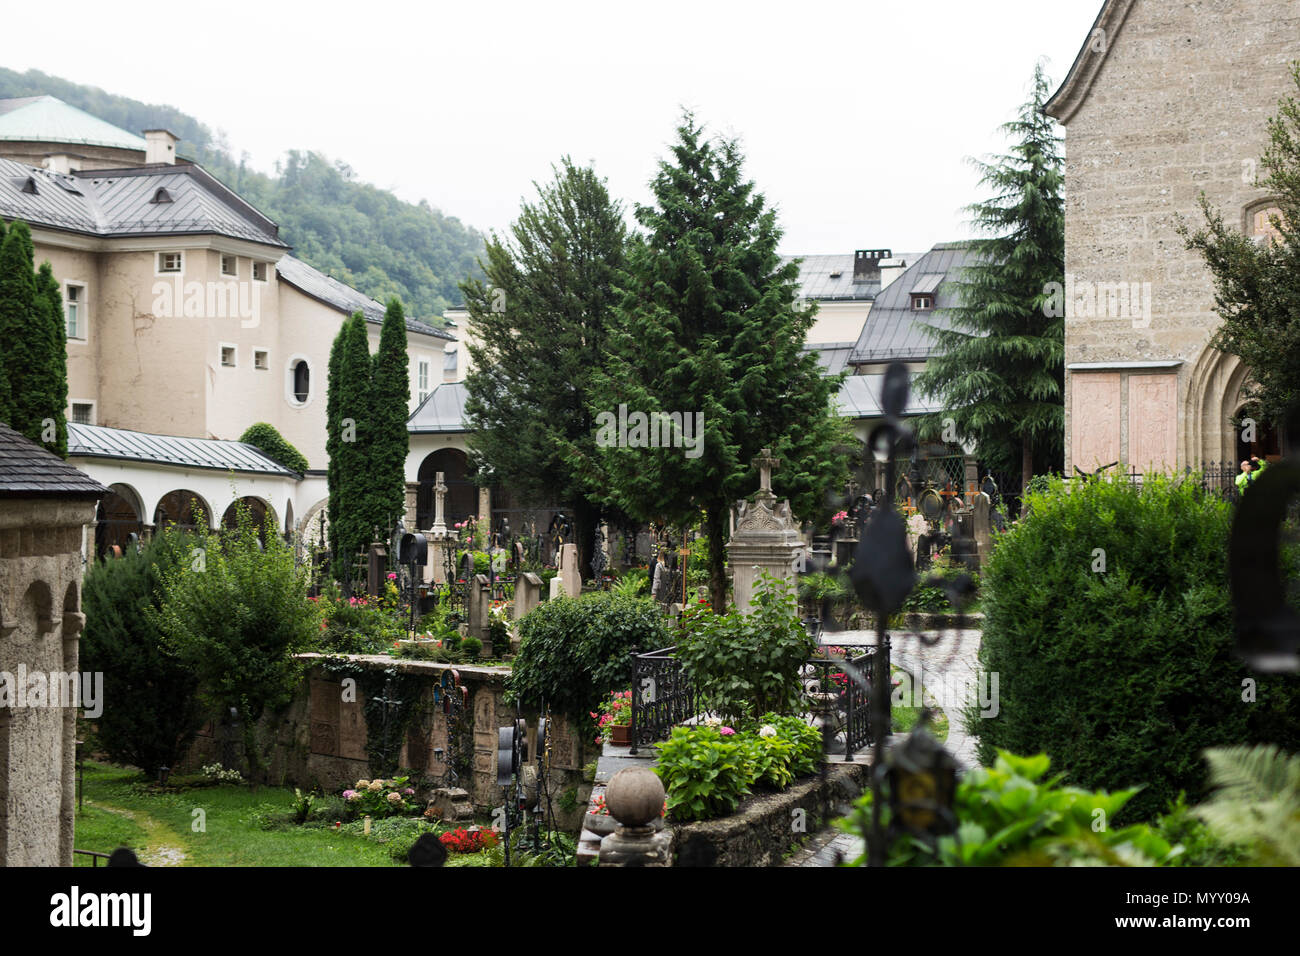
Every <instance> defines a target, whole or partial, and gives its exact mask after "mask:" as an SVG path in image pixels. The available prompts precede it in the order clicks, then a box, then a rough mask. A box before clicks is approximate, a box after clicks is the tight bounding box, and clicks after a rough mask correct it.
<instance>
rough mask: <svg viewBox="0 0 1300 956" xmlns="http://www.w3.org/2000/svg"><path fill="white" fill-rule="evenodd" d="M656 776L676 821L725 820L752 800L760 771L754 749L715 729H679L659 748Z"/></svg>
mask: <svg viewBox="0 0 1300 956" xmlns="http://www.w3.org/2000/svg"><path fill="white" fill-rule="evenodd" d="M657 751H658V762H657V763H656V765H655V768H654V771H655V773H657V774H658V775H659V779H661V780H662V781H663V783H664V789H665V790H667V791H668V812H669V813H671V814H672V815H673V818H674V819H677V820H682V821H689V820H708V819H711V818H712V817H718V816H725V815H727V814H728V813H731V812H732V811H733V810H735V809H736V806H737V805H738V804H739V803H740V801H741V800H743V799H745V797H747V796H749V793H750V785H751V784H753V783H754V779H755V771H756V769H757V768H756V767H755V766H754V762H753V758H752V748H751V745H750V744H749V743H748V742H747V741H746V740H745V739H743V738H740V739H736V737H732V738H728V737H724V736H722V734H721V733H720V732H719V731H718V730H717V729H716V728H714V727H708V726H698V727H675V728H673V732H672V733H671V734H670V735H669V737H668V739H667V740H665V741H664V742H663V743H661V744H659V745H658V748H657Z"/></svg>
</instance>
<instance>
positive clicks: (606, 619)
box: [507, 591, 672, 720]
mask: <svg viewBox="0 0 1300 956" xmlns="http://www.w3.org/2000/svg"><path fill="white" fill-rule="evenodd" d="M670 643H672V638H671V637H670V636H669V633H668V628H667V626H666V624H665V623H664V617H663V615H662V614H661V613H660V611H659V609H658V608H657V607H656V606H655V603H654V602H653V601H652V600H650V599H649V598H629V597H625V596H623V595H620V594H617V593H615V592H612V591H601V592H594V593H591V594H584V595H582V596H581V597H578V598H568V597H561V598H556V599H555V600H554V601H547V602H546V603H545V604H542V605H539V606H538V607H536V608H535V609H533V610H532V611H530V612H529V613H528V614H527V615H525V616H524V617H523V618H522V619H521V620H520V622H519V653H518V654H517V655H516V656H515V659H514V669H513V672H512V673H511V675H510V678H509V679H508V681H507V688H508V689H509V691H510V693H511V695H512V696H513V697H514V698H515V699H517V700H520V701H522V702H524V703H526V704H530V705H533V706H537V705H540V704H541V703H542V701H545V702H546V703H547V704H548V705H549V706H550V707H551V709H552V710H554V711H555V712H557V713H563V714H567V715H568V716H570V717H574V718H577V719H579V720H585V719H587V718H588V715H589V714H590V713H591V712H592V711H593V710H595V709H596V708H597V706H598V705H599V704H600V702H601V701H602V699H604V698H605V696H606V695H608V694H609V693H610V692H611V691H613V690H615V689H618V688H623V687H627V686H628V685H629V684H630V683H631V681H632V651H633V650H634V649H637V650H642V651H650V650H654V649H656V648H660V647H665V646H667V645H668V644H670Z"/></svg>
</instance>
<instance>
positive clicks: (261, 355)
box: [253, 349, 271, 372]
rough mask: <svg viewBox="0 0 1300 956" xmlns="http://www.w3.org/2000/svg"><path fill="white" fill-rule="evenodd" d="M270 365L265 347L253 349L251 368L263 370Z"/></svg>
mask: <svg viewBox="0 0 1300 956" xmlns="http://www.w3.org/2000/svg"><path fill="white" fill-rule="evenodd" d="M270 367H271V365H270V362H268V361H267V355H266V349H253V368H256V369H261V370H262V371H263V372H265V371H266V370H267V369H268V368H270Z"/></svg>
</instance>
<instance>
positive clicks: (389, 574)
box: [388, 571, 397, 581]
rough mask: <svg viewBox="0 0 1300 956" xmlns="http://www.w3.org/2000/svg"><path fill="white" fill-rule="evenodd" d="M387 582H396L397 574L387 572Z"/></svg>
mask: <svg viewBox="0 0 1300 956" xmlns="http://www.w3.org/2000/svg"><path fill="white" fill-rule="evenodd" d="M388 580H390V581H396V580H397V572H396V571H389V572H388Z"/></svg>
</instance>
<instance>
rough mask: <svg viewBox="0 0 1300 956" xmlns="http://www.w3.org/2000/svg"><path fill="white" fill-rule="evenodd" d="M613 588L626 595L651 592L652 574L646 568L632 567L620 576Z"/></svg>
mask: <svg viewBox="0 0 1300 956" xmlns="http://www.w3.org/2000/svg"><path fill="white" fill-rule="evenodd" d="M612 590H613V591H614V593H615V594H621V595H623V596H624V597H630V598H634V597H642V596H643V595H647V594H649V593H650V575H649V573H648V572H647V571H646V569H645V568H632V569H631V570H630V571H626V572H624V573H623V574H622V575H620V576H619V578H618V580H616V581H615V582H614V586H613V588H612Z"/></svg>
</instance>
